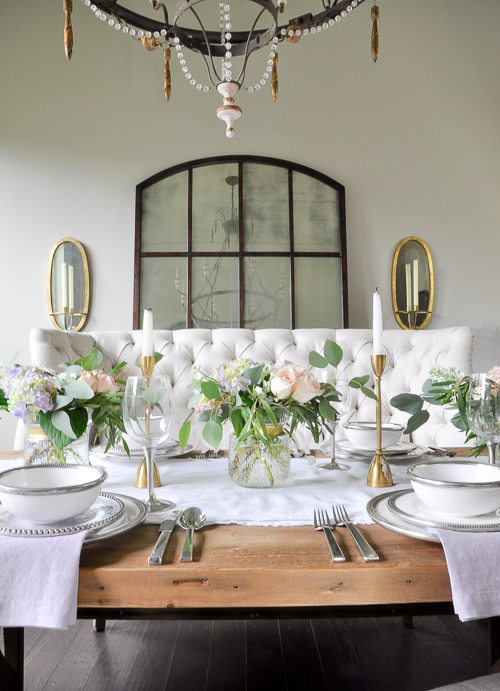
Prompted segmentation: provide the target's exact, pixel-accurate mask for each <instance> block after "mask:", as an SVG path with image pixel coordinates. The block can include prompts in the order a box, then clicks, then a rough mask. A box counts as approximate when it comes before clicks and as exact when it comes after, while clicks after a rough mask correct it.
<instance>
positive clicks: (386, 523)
mask: <svg viewBox="0 0 500 691" xmlns="http://www.w3.org/2000/svg"><path fill="white" fill-rule="evenodd" d="M403 491H404V490H403ZM399 492H401V490H396V491H395V492H387V493H385V494H380V495H379V496H378V497H373V499H370V501H369V502H368V504H367V505H366V510H367V511H368V513H369V515H370V516H371V517H372V518H373V520H374V521H375V523H378V524H379V525H381V526H382V527H383V528H387V529H388V530H392V531H394V532H395V533H399V534H400V535H407V536H408V537H415V538H417V539H418V540H428V541H429V542H441V540H440V539H439V538H438V536H437V535H433V534H432V533H430V532H429V531H428V529H427V528H426V527H425V526H423V525H414V524H413V523H409V522H407V521H405V520H403V518H401V516H398V514H397V513H394V512H393V511H391V510H390V509H389V507H388V506H387V504H388V501H389V499H390V498H391V497H392V496H393V495H395V494H399Z"/></svg>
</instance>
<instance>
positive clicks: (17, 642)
mask: <svg viewBox="0 0 500 691" xmlns="http://www.w3.org/2000/svg"><path fill="white" fill-rule="evenodd" d="M3 640H4V644H5V659H6V660H7V662H8V663H9V664H10V666H11V667H12V669H13V670H14V671H15V672H16V674H17V676H18V677H19V689H22V688H23V686H24V628H23V627H15V628H14V627H12V628H4V630H3Z"/></svg>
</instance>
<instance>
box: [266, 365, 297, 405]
mask: <svg viewBox="0 0 500 691" xmlns="http://www.w3.org/2000/svg"><path fill="white" fill-rule="evenodd" d="M304 374H305V369H304V368H303V367H299V366H298V365H281V367H277V368H275V369H273V370H272V372H271V378H270V380H269V385H270V387H271V391H272V392H273V394H274V395H275V396H276V398H279V399H283V398H288V396H290V394H291V393H292V392H293V391H295V389H296V387H297V380H298V379H299V378H300V377H302V376H304Z"/></svg>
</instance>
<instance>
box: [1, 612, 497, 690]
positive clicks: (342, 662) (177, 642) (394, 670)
mask: <svg viewBox="0 0 500 691" xmlns="http://www.w3.org/2000/svg"><path fill="white" fill-rule="evenodd" d="M486 640H487V632H486V625H485V622H483V621H474V622H468V623H461V622H460V621H459V620H458V618H457V617H455V616H442V617H415V621H414V626H413V628H411V629H409V628H405V627H404V625H403V620H402V618H401V617H389V618H377V619H373V618H366V619H312V620H290V619H289V620H280V621H273V620H269V621H267V620H251V621H213V622H212V621H183V622H180V621H108V622H107V626H106V631H105V632H104V633H95V632H94V631H93V629H92V623H91V622H90V621H78V622H77V624H76V625H75V626H74V627H72V628H70V629H69V630H68V631H45V630H42V629H26V635H25V688H26V690H27V691H42V690H43V691H49V690H50V691H80V690H81V691H141V690H144V691H254V690H255V691H265V690H266V689H272V690H273V691H309V689H313V690H314V691H327V690H335V691H344V690H345V691H428V690H429V689H433V688H435V687H436V686H441V685H444V684H449V683H452V682H457V681H463V680H466V679H471V678H473V677H476V676H481V675H483V674H486V671H487V661H486ZM0 686H1V685H0Z"/></svg>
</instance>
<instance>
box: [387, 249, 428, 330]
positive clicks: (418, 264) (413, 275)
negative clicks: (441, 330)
mask: <svg viewBox="0 0 500 691" xmlns="http://www.w3.org/2000/svg"><path fill="white" fill-rule="evenodd" d="M433 303H434V270H433V267H432V257H431V253H430V252H429V248H428V247H427V245H426V244H425V242H423V240H419V238H415V237H409V238H405V239H404V240H401V242H400V243H399V245H398V246H397V248H396V251H395V252H394V259H393V262H392V309H393V310H394V316H395V317H396V321H397V322H398V324H399V326H400V327H401V328H402V329H424V328H425V327H426V326H427V324H428V323H429V319H430V318H431V314H432V306H433Z"/></svg>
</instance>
